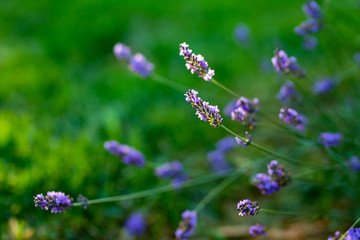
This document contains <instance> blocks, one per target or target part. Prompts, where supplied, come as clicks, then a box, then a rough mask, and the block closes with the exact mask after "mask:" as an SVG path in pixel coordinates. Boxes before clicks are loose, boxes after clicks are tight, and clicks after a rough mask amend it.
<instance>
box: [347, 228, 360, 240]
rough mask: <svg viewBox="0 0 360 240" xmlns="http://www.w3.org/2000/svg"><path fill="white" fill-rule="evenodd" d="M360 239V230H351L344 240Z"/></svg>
mask: <svg viewBox="0 0 360 240" xmlns="http://www.w3.org/2000/svg"><path fill="white" fill-rule="evenodd" d="M359 239H360V228H353V227H352V228H350V229H349V231H348V233H347V234H346V237H345V238H344V240H359Z"/></svg>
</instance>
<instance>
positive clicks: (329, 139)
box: [318, 132, 343, 147]
mask: <svg viewBox="0 0 360 240" xmlns="http://www.w3.org/2000/svg"><path fill="white" fill-rule="evenodd" d="M342 138H343V137H342V135H341V134H340V133H329V132H324V133H322V134H320V137H319V140H318V141H319V143H320V144H322V145H324V146H325V147H336V146H338V145H340V143H341V140H342Z"/></svg>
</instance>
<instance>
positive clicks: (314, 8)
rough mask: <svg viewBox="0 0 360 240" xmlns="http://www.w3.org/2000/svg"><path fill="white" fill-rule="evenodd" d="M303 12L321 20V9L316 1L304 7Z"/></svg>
mask: <svg viewBox="0 0 360 240" xmlns="http://www.w3.org/2000/svg"><path fill="white" fill-rule="evenodd" d="M303 11H304V13H305V14H306V15H308V16H309V17H312V18H321V17H322V14H321V8H320V6H319V4H317V3H316V2H315V1H309V2H307V3H305V4H304V5H303Z"/></svg>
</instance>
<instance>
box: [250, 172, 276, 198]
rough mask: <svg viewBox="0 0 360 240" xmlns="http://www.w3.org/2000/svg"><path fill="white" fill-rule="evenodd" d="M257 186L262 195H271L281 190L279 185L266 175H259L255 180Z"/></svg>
mask: <svg viewBox="0 0 360 240" xmlns="http://www.w3.org/2000/svg"><path fill="white" fill-rule="evenodd" d="M254 184H255V186H256V187H257V188H258V189H260V191H261V194H264V195H271V194H273V193H274V192H277V191H279V190H280V186H279V184H278V183H277V182H276V181H275V180H273V179H272V177H271V176H269V175H267V174H265V173H258V174H256V176H255V178H254Z"/></svg>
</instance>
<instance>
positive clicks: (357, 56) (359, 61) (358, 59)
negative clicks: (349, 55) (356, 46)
mask: <svg viewBox="0 0 360 240" xmlns="http://www.w3.org/2000/svg"><path fill="white" fill-rule="evenodd" d="M354 60H355V62H357V64H359V65H360V52H358V53H355V54H354Z"/></svg>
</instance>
